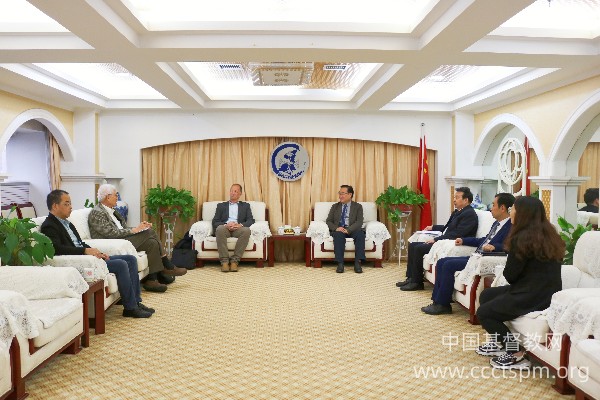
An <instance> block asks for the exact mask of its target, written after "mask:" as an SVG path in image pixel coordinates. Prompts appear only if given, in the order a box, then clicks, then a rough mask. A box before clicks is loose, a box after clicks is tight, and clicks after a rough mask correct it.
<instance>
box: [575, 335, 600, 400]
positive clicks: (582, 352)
mask: <svg viewBox="0 0 600 400" xmlns="http://www.w3.org/2000/svg"><path fill="white" fill-rule="evenodd" d="M569 370H570V374H569V378H568V381H569V384H570V385H571V386H573V387H574V388H575V396H576V398H577V399H584V398H586V399H600V339H584V340H581V341H579V342H578V343H576V344H574V345H572V346H571V351H570V353H569Z"/></svg>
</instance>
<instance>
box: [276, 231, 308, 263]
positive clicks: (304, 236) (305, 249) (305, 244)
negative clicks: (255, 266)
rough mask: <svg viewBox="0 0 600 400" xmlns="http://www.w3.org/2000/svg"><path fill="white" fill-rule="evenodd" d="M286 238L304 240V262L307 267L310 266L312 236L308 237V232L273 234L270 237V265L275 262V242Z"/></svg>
mask: <svg viewBox="0 0 600 400" xmlns="http://www.w3.org/2000/svg"><path fill="white" fill-rule="evenodd" d="M286 240H301V241H303V242H304V263H305V265H306V266H307V267H310V238H308V237H306V233H299V234H297V235H296V234H294V235H272V236H271V237H269V267H272V266H273V265H274V264H275V242H278V241H286Z"/></svg>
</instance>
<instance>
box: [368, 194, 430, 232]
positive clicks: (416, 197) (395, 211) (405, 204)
mask: <svg viewBox="0 0 600 400" xmlns="http://www.w3.org/2000/svg"><path fill="white" fill-rule="evenodd" d="M427 201H428V200H427V199H426V198H425V196H424V195H422V194H420V193H417V192H416V191H414V190H412V189H410V188H409V187H408V186H406V185H405V186H402V187H400V188H395V187H393V186H391V185H390V186H388V187H387V189H386V190H385V192H383V193H380V194H379V196H378V197H377V199H376V200H375V203H376V204H377V205H378V206H380V207H383V208H384V209H385V211H386V212H387V215H388V218H389V219H390V221H391V222H393V223H395V224H396V223H398V222H399V221H400V217H401V216H402V214H403V213H408V212H410V211H412V209H413V207H414V206H420V205H422V204H425V203H427Z"/></svg>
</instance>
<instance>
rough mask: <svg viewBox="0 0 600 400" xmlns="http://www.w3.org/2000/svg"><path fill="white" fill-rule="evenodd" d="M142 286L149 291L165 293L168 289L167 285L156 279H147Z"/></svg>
mask: <svg viewBox="0 0 600 400" xmlns="http://www.w3.org/2000/svg"><path fill="white" fill-rule="evenodd" d="M142 286H143V288H144V289H145V290H147V291H149V292H158V293H163V292H166V291H167V285H163V284H161V283H159V282H158V281H155V280H147V281H146V282H144V283H143V284H142Z"/></svg>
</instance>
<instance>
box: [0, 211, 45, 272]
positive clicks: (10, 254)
mask: <svg viewBox="0 0 600 400" xmlns="http://www.w3.org/2000/svg"><path fill="white" fill-rule="evenodd" d="M35 227H36V224H35V223H34V222H33V221H32V220H31V219H30V218H23V219H18V218H3V217H0V258H1V259H2V264H4V265H33V264H34V260H35V261H36V262H37V263H38V264H41V263H43V262H44V260H46V258H53V257H54V246H53V245H52V241H51V240H50V239H49V238H48V237H47V236H46V235H44V234H42V233H39V232H35V231H32V229H33V228H35Z"/></svg>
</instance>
